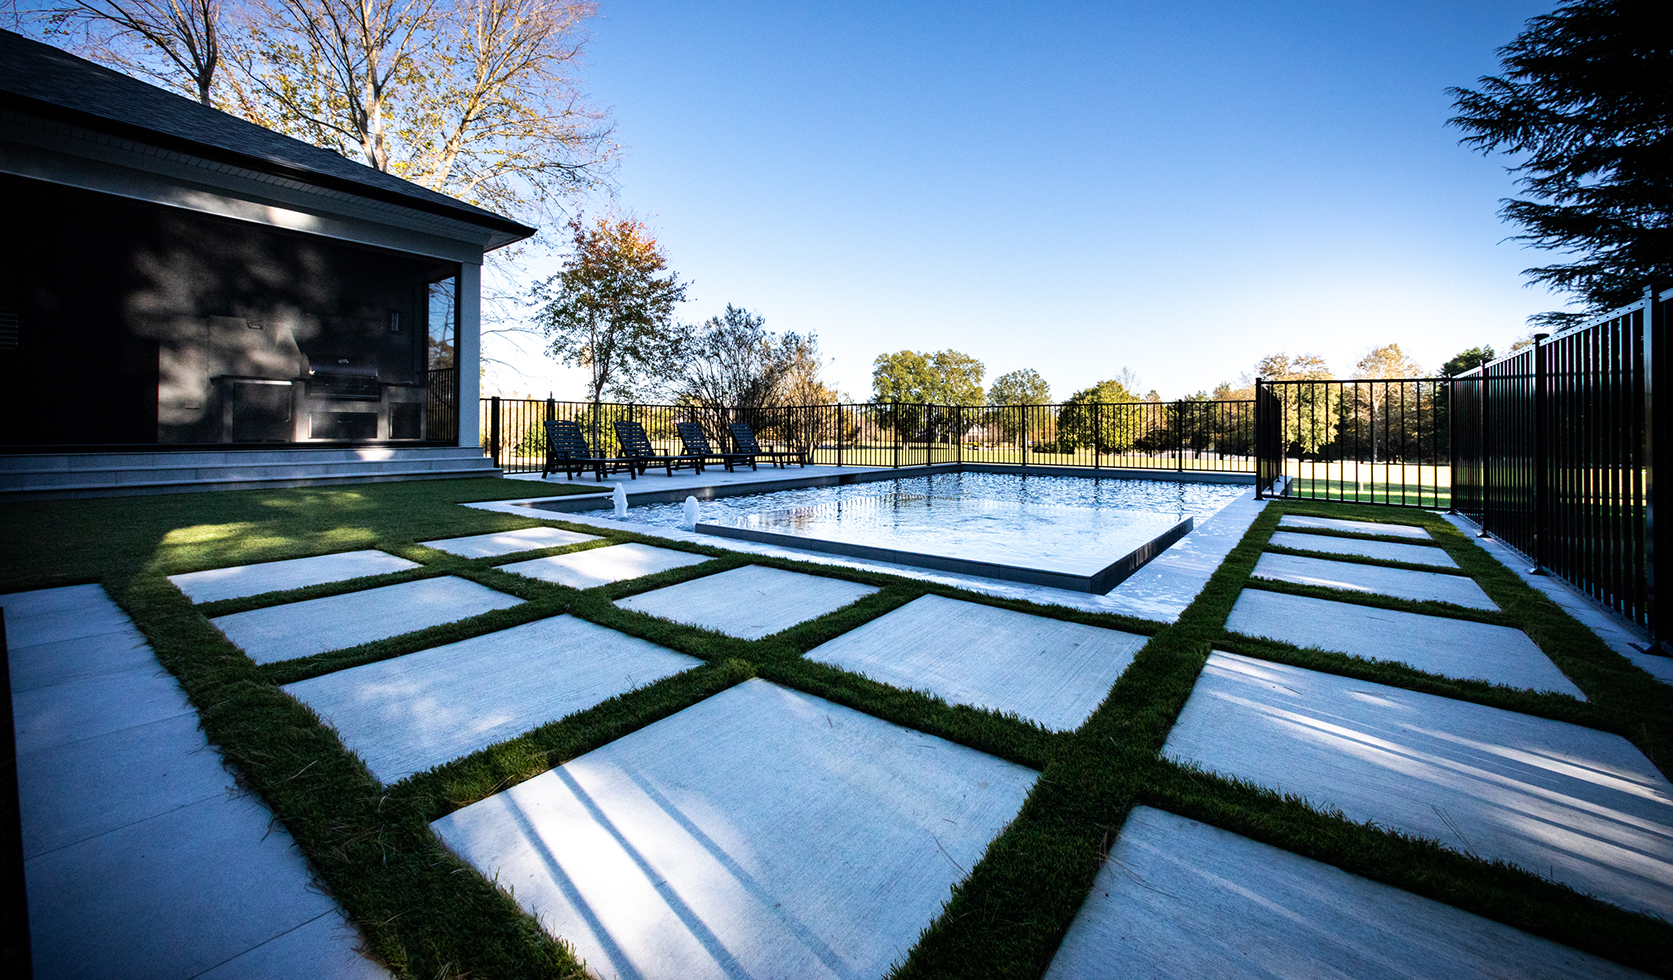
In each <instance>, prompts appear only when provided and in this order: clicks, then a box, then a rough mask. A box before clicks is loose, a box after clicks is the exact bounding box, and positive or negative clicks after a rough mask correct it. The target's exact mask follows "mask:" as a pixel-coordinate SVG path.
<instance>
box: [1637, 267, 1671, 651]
mask: <svg viewBox="0 0 1673 980" xmlns="http://www.w3.org/2000/svg"><path fill="white" fill-rule="evenodd" d="M1660 301H1661V287H1660V286H1658V285H1657V284H1655V283H1651V284H1650V285H1648V286H1646V287H1645V288H1644V354H1643V368H1642V371H1643V375H1644V605H1645V606H1646V607H1647V608H1646V612H1648V613H1649V615H1648V616H1647V617H1645V618H1646V619H1648V620H1649V623H1650V649H1651V651H1652V652H1655V653H1661V654H1666V653H1669V652H1670V651H1669V649H1668V646H1669V644H1668V642H1667V639H1666V637H1667V635H1668V634H1669V633H1673V628H1669V625H1668V624H1673V610H1670V609H1668V608H1667V607H1668V606H1669V605H1670V604H1673V603H1670V602H1669V598H1670V597H1673V589H1667V590H1662V589H1658V588H1657V587H1656V578H1657V576H1656V555H1657V554H1658V552H1659V551H1660V549H1658V548H1657V547H1656V543H1657V542H1656V491H1657V489H1658V488H1657V486H1656V480H1655V473H1656V470H1655V463H1656V457H1657V456H1658V455H1660V454H1659V453H1658V452H1657V451H1656V440H1657V439H1663V438H1666V432H1667V426H1663V425H1657V424H1656V413H1655V389H1656V384H1655V382H1656V374H1657V372H1658V370H1659V366H1658V364H1657V357H1658V356H1659V355H1660V354H1661V344H1662V341H1664V340H1665V339H1667V338H1666V337H1665V332H1666V330H1667V323H1666V317H1665V315H1664V313H1663V311H1662V309H1661V302H1660Z"/></svg>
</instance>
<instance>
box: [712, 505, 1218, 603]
mask: <svg viewBox="0 0 1673 980" xmlns="http://www.w3.org/2000/svg"><path fill="white" fill-rule="evenodd" d="M1193 524H1194V519H1193V518H1190V517H1187V518H1185V519H1184V520H1182V521H1180V522H1179V523H1177V524H1175V525H1173V526H1172V527H1170V528H1168V529H1167V530H1166V531H1163V532H1162V533H1161V534H1159V535H1157V536H1156V537H1154V538H1151V539H1150V540H1149V541H1146V542H1145V543H1144V544H1141V545H1139V546H1138V547H1137V548H1134V549H1133V550H1132V551H1129V552H1128V553H1127V554H1125V555H1122V556H1121V557H1120V558H1118V559H1116V560H1115V561H1113V562H1111V563H1110V564H1108V565H1106V566H1104V567H1103V568H1102V569H1100V570H1098V571H1096V572H1093V573H1092V574H1091V575H1077V574H1075V573H1073V572H1054V571H1052V570H1050V569H1047V568H1028V567H1025V566H1022V565H1002V564H1000V563H998V562H990V561H977V560H975V559H971V558H954V557H951V556H948V555H932V554H926V553H924V552H921V551H906V550H903V549H898V548H880V547H877V546H876V545H867V544H854V543H852V542H848V541H833V540H831V539H829V538H816V537H811V536H808V535H801V534H784V533H781V532H777V531H761V530H757V529H755V528H749V527H730V526H727V525H724V524H704V523H698V524H697V526H696V527H695V528H693V530H695V531H696V532H697V533H699V534H712V535H715V536H716V537H722V538H737V539H739V540H743V541H756V542H759V543H761V544H776V545H780V546H782V547H786V548H797V549H800V550H803V551H820V552H824V553H826V554H832V555H842V556H844V557H847V558H864V559H868V560H871V561H883V562H890V563H892V564H896V565H910V566H913V567H916V568H929V569H933V570H935V571H938V572H952V573H954V574H956V575H976V576H979V577H981V578H995V579H1002V580H1004V581H1007V582H1022V583H1023V584H1025V585H1041V586H1045V587H1046V588H1051V589H1063V590H1065V591H1068V592H1090V593H1091V594H1093V595H1104V594H1106V593H1108V592H1109V591H1110V590H1111V589H1113V588H1115V587H1116V586H1117V585H1120V584H1121V583H1122V582H1124V581H1126V580H1127V578H1128V577H1130V576H1131V575H1132V574H1133V573H1134V572H1136V571H1138V570H1139V569H1141V568H1143V567H1144V566H1145V565H1147V564H1149V562H1150V561H1151V559H1153V558H1155V557H1157V556H1158V555H1160V554H1161V553H1162V552H1163V551H1166V550H1167V549H1168V546H1169V545H1172V544H1173V543H1174V542H1175V541H1178V540H1179V539H1180V538H1182V537H1184V536H1185V535H1187V534H1189V533H1190V531H1191V528H1192V527H1193Z"/></svg>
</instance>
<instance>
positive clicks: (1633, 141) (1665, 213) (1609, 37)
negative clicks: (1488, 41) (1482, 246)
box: [1449, 0, 1673, 326]
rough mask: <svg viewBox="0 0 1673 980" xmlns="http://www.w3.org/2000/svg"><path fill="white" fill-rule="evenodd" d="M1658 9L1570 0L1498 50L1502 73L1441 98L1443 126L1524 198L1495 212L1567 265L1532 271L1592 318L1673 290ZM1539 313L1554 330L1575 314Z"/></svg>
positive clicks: (1661, 9) (1672, 150)
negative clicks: (1446, 112) (1504, 162)
mask: <svg viewBox="0 0 1673 980" xmlns="http://www.w3.org/2000/svg"><path fill="white" fill-rule="evenodd" d="M1664 4H1665V0H1570V2H1566V3H1563V4H1562V5H1561V6H1560V7H1558V9H1557V10H1555V11H1554V12H1552V13H1549V14H1544V15H1541V16H1539V17H1535V18H1533V19H1532V20H1529V21H1528V23H1527V29H1526V30H1524V31H1523V32H1522V33H1521V34H1520V35H1518V36H1517V38H1516V40H1514V41H1512V42H1511V43H1510V44H1508V45H1506V46H1505V47H1503V48H1500V49H1499V52H1498V53H1499V55H1500V58H1501V64H1502V66H1503V69H1504V74H1502V75H1494V76H1488V77H1484V78H1482V79H1480V80H1479V81H1480V86H1481V87H1480V88H1479V89H1463V88H1454V89H1450V90H1449V94H1451V95H1452V96H1453V97H1454V98H1455V99H1456V102H1455V103H1454V107H1455V108H1456V109H1457V110H1458V115H1457V116H1455V117H1453V118H1452V119H1451V120H1450V122H1451V124H1452V125H1454V126H1457V127H1459V128H1461V129H1463V130H1465V131H1466V132H1468V133H1469V134H1470V135H1468V136H1466V137H1464V139H1463V140H1462V142H1463V144H1464V145H1466V146H1469V147H1472V148H1474V149H1478V150H1480V151H1482V152H1483V153H1491V152H1494V151H1499V152H1503V153H1508V154H1512V155H1520V156H1521V157H1522V159H1521V162H1519V163H1518V164H1517V165H1516V166H1514V167H1511V168H1509V169H1510V172H1511V173H1513V174H1517V175H1518V184H1519V185H1520V186H1521V187H1522V189H1523V190H1524V191H1525V192H1526V193H1527V197H1526V198H1520V199H1510V200H1506V201H1505V202H1504V206H1503V208H1501V209H1500V212H1499V213H1500V214H1501V215H1502V216H1503V217H1505V218H1506V219H1508V220H1510V221H1512V222H1515V223H1516V224H1519V225H1521V226H1522V227H1523V228H1524V229H1525V233H1524V234H1522V235H1518V236H1516V237H1517V238H1519V239H1521V240H1523V241H1527V242H1531V243H1533V244H1534V245H1535V246H1537V247H1540V248H1546V249H1552V250H1556V251H1560V252H1563V253H1566V254H1568V255H1572V256H1573V257H1574V259H1573V261H1569V262H1562V263H1556V264H1553V265H1546V266H1539V267H1536V268H1532V269H1528V270H1526V271H1525V273H1524V274H1525V275H1528V276H1529V277H1531V278H1532V279H1533V280H1534V281H1535V282H1543V283H1548V284H1550V285H1553V286H1556V287H1557V288H1559V289H1562V290H1565V291H1567V292H1571V293H1573V294H1575V295H1577V296H1578V297H1580V298H1581V299H1583V300H1584V301H1585V303H1586V304H1587V306H1588V307H1590V312H1592V313H1597V312H1602V311H1604V310H1607V309H1612V308H1614V307H1617V306H1622V305H1625V304H1627V303H1630V302H1632V301H1634V300H1636V299H1637V298H1638V297H1640V296H1641V295H1643V290H1644V287H1645V286H1646V285H1647V284H1649V283H1652V282H1655V283H1662V284H1666V283H1668V282H1670V281H1673V133H1670V126H1669V121H1670V116H1673V49H1670V46H1669V33H1668V31H1667V26H1668V14H1667V8H1666V7H1665V6H1664ZM1582 315H1583V314H1575V313H1546V314H1541V315H1540V316H1538V317H1536V318H1535V320H1536V322H1540V323H1543V324H1545V325H1547V326H1560V325H1562V324H1563V323H1564V322H1567V321H1569V320H1572V319H1574V318H1577V317H1580V316H1582Z"/></svg>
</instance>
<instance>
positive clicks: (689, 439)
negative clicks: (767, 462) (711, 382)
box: [674, 422, 756, 473]
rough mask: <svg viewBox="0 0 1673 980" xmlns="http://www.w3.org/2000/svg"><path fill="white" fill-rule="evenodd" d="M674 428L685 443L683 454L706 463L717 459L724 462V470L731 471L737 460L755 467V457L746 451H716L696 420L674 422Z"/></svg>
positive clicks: (752, 467) (751, 467)
mask: <svg viewBox="0 0 1673 980" xmlns="http://www.w3.org/2000/svg"><path fill="white" fill-rule="evenodd" d="M674 428H676V429H678V430H679V432H680V442H681V443H683V444H684V445H685V454H686V455H687V456H691V457H695V458H697V459H700V460H702V461H703V462H704V463H707V462H708V461H709V460H711V459H718V460H720V461H721V462H722V463H724V464H726V472H728V473H730V472H732V466H733V464H734V463H737V462H739V461H742V462H745V463H748V464H749V468H750V469H752V470H753V469H755V468H756V466H755V457H754V456H751V455H750V454H748V453H717V452H715V451H714V447H713V446H710V445H709V437H708V436H707V435H705V434H704V433H703V427H702V426H700V425H698V424H697V423H696V422H676V423H674Z"/></svg>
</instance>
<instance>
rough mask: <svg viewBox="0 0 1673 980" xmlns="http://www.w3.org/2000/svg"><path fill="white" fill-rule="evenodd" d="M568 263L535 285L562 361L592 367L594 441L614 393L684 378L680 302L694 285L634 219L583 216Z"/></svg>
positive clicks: (554, 351) (541, 317)
mask: <svg viewBox="0 0 1673 980" xmlns="http://www.w3.org/2000/svg"><path fill="white" fill-rule="evenodd" d="M568 227H569V231H570V251H569V254H568V256H566V257H565V259H564V262H563V266H562V268H561V269H560V270H559V271H558V273H557V274H556V275H554V276H552V277H551V278H549V279H546V280H544V281H543V282H541V283H539V284H538V285H537V286H536V287H535V291H534V296H535V300H536V302H537V303H538V304H539V312H538V314H537V316H536V320H537V322H538V323H539V324H540V326H541V329H543V330H544V331H545V334H546V337H547V338H548V340H549V342H550V343H549V347H548V351H549V353H550V354H551V356H552V357H553V358H555V359H557V360H558V361H559V362H560V363H563V364H569V365H572V366H575V367H583V368H587V369H589V371H590V372H591V381H590V382H589V385H588V388H589V396H590V397H591V399H592V402H593V408H594V411H593V429H594V432H593V441H594V444H595V445H596V444H597V440H598V432H597V428H598V406H599V403H600V401H601V400H602V399H603V396H604V393H605V392H606V391H608V392H610V393H611V394H612V395H613V396H616V397H619V398H625V399H631V398H633V397H635V396H636V395H638V394H639V393H641V392H645V391H650V390H656V389H658V388H660V387H663V386H666V385H668V384H669V383H671V382H673V381H674V380H675V379H676V378H677V372H678V371H679V368H680V364H681V354H680V351H681V336H680V331H679V329H678V327H677V325H676V324H675V323H674V306H675V304H676V303H679V302H681V301H682V300H684V299H685V291H686V284H685V283H683V282H681V281H680V280H679V277H678V276H676V275H675V274H674V273H673V272H672V271H671V270H670V269H669V268H668V257H667V255H666V254H664V252H663V250H662V246H661V244H660V243H658V242H657V240H656V238H655V237H654V236H653V235H652V234H651V232H650V229H648V228H646V227H645V225H644V224H643V223H642V222H640V221H639V220H637V219H635V218H631V217H623V218H596V219H594V220H592V221H586V220H584V219H583V218H580V217H577V218H575V219H574V220H572V221H571V222H570V223H569V226H568Z"/></svg>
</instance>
